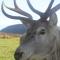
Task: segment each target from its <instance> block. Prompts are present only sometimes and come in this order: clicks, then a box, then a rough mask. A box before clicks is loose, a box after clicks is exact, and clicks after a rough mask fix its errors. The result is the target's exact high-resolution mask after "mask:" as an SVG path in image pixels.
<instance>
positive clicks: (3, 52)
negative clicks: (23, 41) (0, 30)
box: [0, 37, 20, 60]
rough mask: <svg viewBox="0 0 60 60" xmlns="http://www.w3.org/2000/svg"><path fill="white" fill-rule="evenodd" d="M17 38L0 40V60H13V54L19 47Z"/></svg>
mask: <svg viewBox="0 0 60 60" xmlns="http://www.w3.org/2000/svg"><path fill="white" fill-rule="evenodd" d="M19 39H20V38H19V37H10V38H0V60H15V59H14V52H15V50H16V48H17V47H18V45H19Z"/></svg>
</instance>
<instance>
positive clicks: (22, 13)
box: [1, 0, 33, 24]
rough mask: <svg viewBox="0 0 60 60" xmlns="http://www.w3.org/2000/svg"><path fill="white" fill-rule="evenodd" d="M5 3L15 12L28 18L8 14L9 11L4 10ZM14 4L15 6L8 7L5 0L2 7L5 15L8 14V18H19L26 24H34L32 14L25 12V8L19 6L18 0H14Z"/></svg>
mask: <svg viewBox="0 0 60 60" xmlns="http://www.w3.org/2000/svg"><path fill="white" fill-rule="evenodd" d="M3 5H4V6H5V7H6V8H8V9H9V10H12V11H15V12H17V13H19V14H21V15H24V16H26V17H27V18H26V17H21V16H12V15H9V14H7V13H6V12H5V11H4V8H3ZM14 6H15V8H10V7H7V6H6V5H5V4H4V2H3V3H2V5H1V9H2V12H3V13H4V15H5V16H7V17H8V18H11V19H19V20H21V21H22V22H23V23H24V24H26V23H30V24H32V23H33V19H32V16H31V15H30V14H28V13H26V12H24V11H23V10H21V9H20V8H19V7H18V6H17V4H16V0H14Z"/></svg>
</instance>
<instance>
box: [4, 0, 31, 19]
mask: <svg viewBox="0 0 60 60" xmlns="http://www.w3.org/2000/svg"><path fill="white" fill-rule="evenodd" d="M4 5H5V4H4ZM14 6H15V8H10V7H7V6H6V5H5V7H6V8H8V9H9V10H12V11H15V12H17V13H19V14H21V15H24V16H26V17H28V18H30V19H32V16H31V15H30V14H28V13H27V12H24V11H23V10H21V9H20V8H19V7H18V6H17V4H16V0H14Z"/></svg>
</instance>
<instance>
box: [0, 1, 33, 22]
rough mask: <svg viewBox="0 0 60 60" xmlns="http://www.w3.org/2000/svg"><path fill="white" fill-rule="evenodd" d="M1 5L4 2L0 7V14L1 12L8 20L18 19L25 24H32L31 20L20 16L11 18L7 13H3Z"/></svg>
mask: <svg viewBox="0 0 60 60" xmlns="http://www.w3.org/2000/svg"><path fill="white" fill-rule="evenodd" d="M3 4H4V2H2V5H1V9H2V12H3V13H4V15H5V16H7V17H8V18H11V19H19V20H21V21H22V22H23V23H25V22H28V23H32V21H33V20H30V19H29V18H25V17H20V16H11V15H9V14H7V13H6V12H5V11H4V9H3Z"/></svg>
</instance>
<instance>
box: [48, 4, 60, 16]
mask: <svg viewBox="0 0 60 60" xmlns="http://www.w3.org/2000/svg"><path fill="white" fill-rule="evenodd" d="M59 9H60V3H59V4H58V5H56V6H55V7H53V8H52V9H51V10H50V11H49V15H48V16H50V15H52V14H53V13H55V12H56V11H57V10H59Z"/></svg>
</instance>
